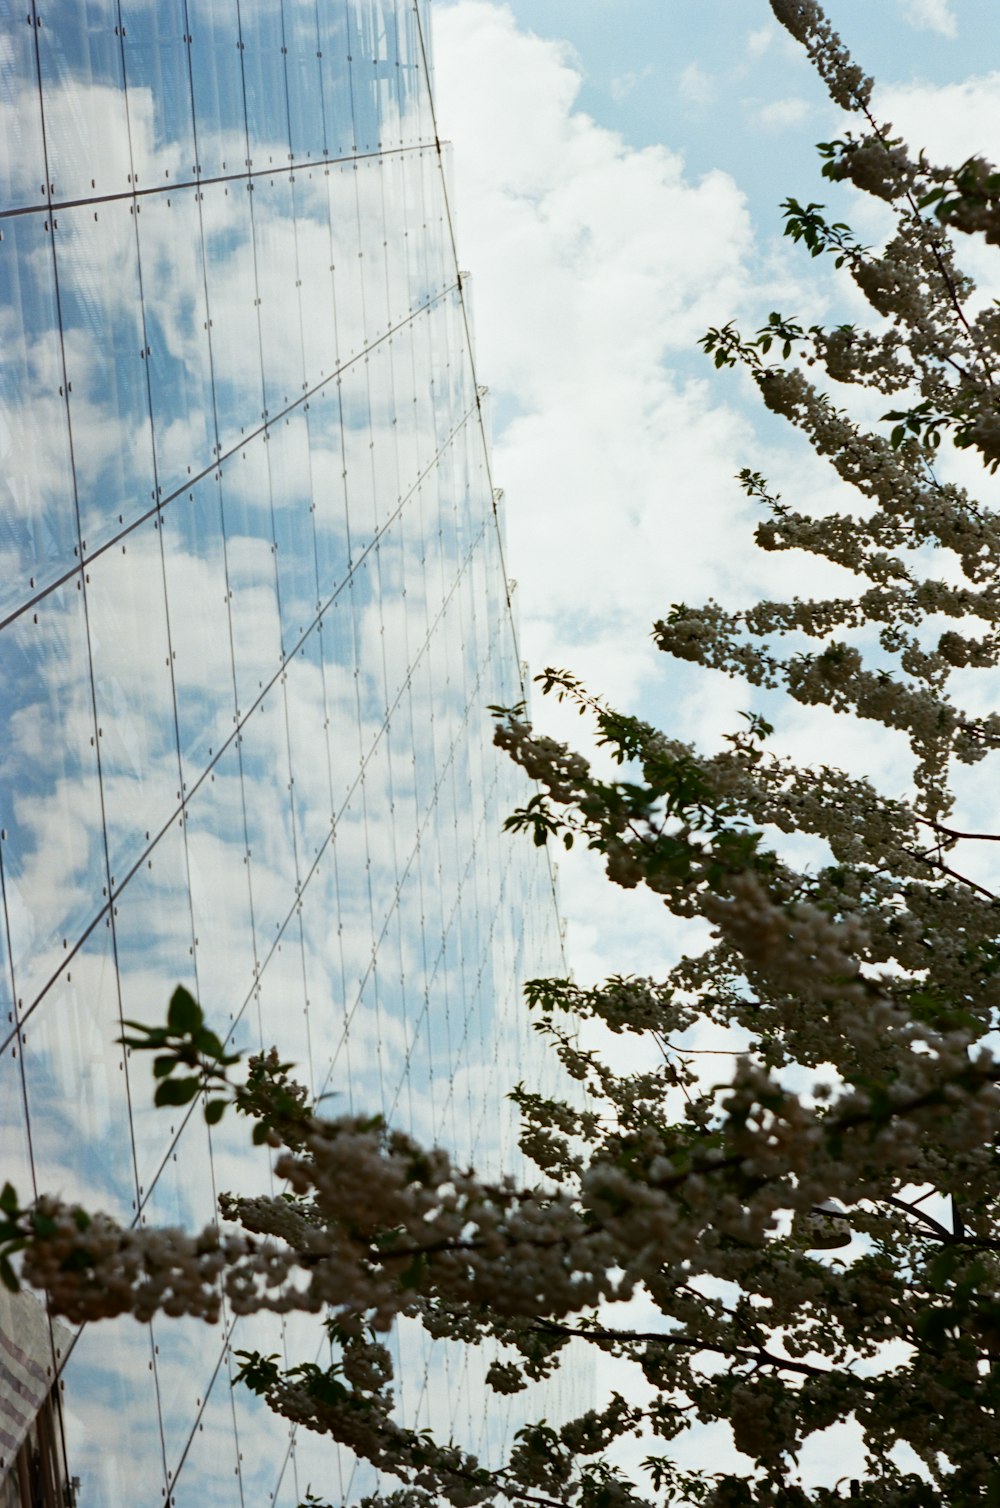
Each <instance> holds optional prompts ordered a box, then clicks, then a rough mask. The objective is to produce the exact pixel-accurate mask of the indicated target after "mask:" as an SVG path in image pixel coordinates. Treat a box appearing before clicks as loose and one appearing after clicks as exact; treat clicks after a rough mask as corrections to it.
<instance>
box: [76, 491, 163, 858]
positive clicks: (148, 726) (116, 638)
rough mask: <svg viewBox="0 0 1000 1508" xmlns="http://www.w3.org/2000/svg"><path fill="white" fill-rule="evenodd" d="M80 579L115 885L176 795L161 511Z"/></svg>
mask: <svg viewBox="0 0 1000 1508" xmlns="http://www.w3.org/2000/svg"><path fill="white" fill-rule="evenodd" d="M86 579H87V583H88V585H87V609H88V615H89V623H90V643H91V659H92V665H93V677H94V697H95V707H96V712H97V738H98V748H99V751H100V758H101V790H102V796H103V808H104V824H105V833H106V837H107V846H108V866H109V869H110V873H111V885H112V887H118V886H120V885H121V884H122V882H123V881H124V879H125V876H126V875H127V874H128V872H129V870H130V869H131V868H132V866H133V865H134V864H136V863H137V862H138V860H139V859H140V857H141V855H142V854H143V853H144V852H145V850H146V848H147V847H148V845H149V843H150V842H151V841H152V840H153V839H155V837H156V834H157V832H158V830H159V828H160V827H161V826H162V824H163V823H164V822H165V821H167V820H169V818H170V816H171V814H172V813H173V812H175V811H176V810H177V809H178V808H179V806H180V802H181V792H180V788H179V787H180V774H179V770H178V761H177V729H176V725H175V720H174V699H173V687H172V682H171V666H172V661H171V647H170V640H169V636H168V632H167V613H166V601H165V598H164V591H163V561H162V558H161V554H160V531H159V524H158V521H157V520H156V519H153V520H151V521H150V522H149V523H146V524H143V525H142V526H141V527H140V528H138V529H135V530H134V531H133V532H132V533H131V534H130V535H129V536H128V538H127V540H126V541H125V542H123V543H122V544H121V545H120V546H119V547H117V548H116V549H115V550H109V551H107V552H106V553H105V554H103V555H101V556H99V557H98V559H97V560H95V561H92V562H91V563H90V565H89V566H88V568H87V572H86Z"/></svg>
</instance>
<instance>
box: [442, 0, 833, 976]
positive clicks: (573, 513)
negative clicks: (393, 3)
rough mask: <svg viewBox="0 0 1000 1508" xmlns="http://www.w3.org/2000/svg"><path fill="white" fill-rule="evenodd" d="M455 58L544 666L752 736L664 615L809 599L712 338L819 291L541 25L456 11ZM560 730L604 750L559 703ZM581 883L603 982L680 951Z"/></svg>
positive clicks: (515, 542) (592, 967)
mask: <svg viewBox="0 0 1000 1508" xmlns="http://www.w3.org/2000/svg"><path fill="white" fill-rule="evenodd" d="M435 57H436V78H437V96H438V98H437V105H438V119H439V121H440V122H441V129H442V131H443V132H444V133H445V134H446V135H447V136H449V137H450V138H452V139H453V141H454V154H455V157H454V161H455V181H456V200H457V205H458V233H459V247H460V253H459V254H460V258H461V261H462V264H463V265H464V266H468V267H471V268H472V270H473V272H474V279H473V286H474V289H475V311H476V342H477V363H478V368H479V377H480V380H481V381H483V382H485V383H488V384H489V385H490V388H491V392H492V395H493V399H494V401H495V408H496V413H497V417H498V425H497V428H498V433H497V438H496V442H495V447H494V475H495V478H496V481H497V482H498V483H499V484H500V485H501V486H502V487H503V488H504V498H503V502H502V504H501V508H502V510H503V513H504V515H505V516H504V524H505V527H506V530H507V536H508V546H509V549H508V566H509V569H510V571H511V574H512V575H514V576H516V577H517V578H518V581H519V590H518V593H517V599H516V600H517V602H518V604H519V613H520V618H521V644H522V651H523V653H524V655H525V657H526V658H527V660H528V662H529V665H530V666H531V667H532V668H534V669H540V668H541V667H543V666H544V665H546V664H557V665H565V666H567V667H568V668H570V669H571V670H573V671H574V672H575V673H577V674H579V675H580V676H581V677H582V678H583V679H584V680H585V681H586V682H587V683H588V684H589V685H590V686H592V687H593V689H594V690H597V691H603V692H604V693H605V694H606V695H608V697H609V698H610V699H611V700H613V701H614V702H616V703H617V704H619V705H622V706H629V707H633V708H634V707H640V708H642V709H643V710H644V711H645V712H646V715H648V716H650V717H652V718H654V719H660V720H663V719H669V721H670V723H671V726H672V727H673V728H674V729H675V731H676V730H677V729H678V728H681V729H682V730H683V736H684V737H693V738H702V737H708V738H711V737H714V736H716V735H717V733H718V731H719V730H720V729H722V730H726V729H728V728H731V727H732V726H733V725H734V723H735V720H736V713H737V711H738V710H739V709H740V708H741V707H743V706H744V705H746V701H745V698H746V692H745V690H743V691H741V690H740V689H739V688H734V687H733V685H732V684H731V683H730V682H728V681H726V680H725V678H724V677H722V676H721V675H720V676H711V675H708V674H706V675H705V676H704V677H701V678H700V679H699V680H698V683H697V688H698V689H697V695H695V696H691V695H690V694H685V695H683V696H678V695H677V691H678V683H677V680H676V676H677V675H678V674H680V672H679V671H677V670H675V669H674V670H671V669H670V667H669V666H668V664H667V662H666V661H665V660H664V659H663V657H662V656H660V655H659V654H658V653H657V652H656V651H655V650H654V648H653V646H652V644H651V641H650V638H649V630H650V626H651V624H652V622H653V621H654V620H655V619H656V618H658V617H660V616H662V614H663V613H664V612H665V611H666V610H667V609H668V607H669V605H670V603H671V602H672V601H675V600H678V599H684V600H687V601H692V602H695V601H700V600H704V599H705V598H706V597H708V596H712V595H715V596H723V597H729V598H732V597H734V596H735V597H737V598H745V597H746V596H747V595H758V594H759V593H760V591H761V581H762V580H765V579H767V578H766V577H765V576H764V571H765V570H766V571H768V572H771V573H772V580H773V573H775V572H778V573H781V572H785V573H786V574H785V576H783V577H782V578H781V579H782V580H783V581H784V582H785V586H784V587H779V588H778V590H787V591H789V592H791V591H794V590H796V589H801V587H802V562H800V561H796V562H791V561H789V560H788V559H787V558H785V557H781V558H780V559H779V558H778V557H775V556H767V557H761V556H760V553H759V552H756V551H754V550H753V549H752V548H747V547H746V544H747V543H748V542H749V535H750V528H751V520H750V517H749V514H748V513H746V512H744V500H743V498H742V495H741V493H740V490H739V488H738V486H737V485H736V483H735V481H734V475H735V473H736V472H737V471H738V470H739V469H740V467H741V466H745V465H748V464H751V465H758V464H759V465H761V466H763V467H766V465H767V462H766V461H764V460H762V459H761V458H760V455H759V453H758V451H757V449H756V447H755V441H754V438H753V434H752V431H751V427H750V424H749V423H748V421H747V420H746V419H745V418H744V417H742V415H741V414H740V412H739V411H738V410H737V408H736V407H735V406H733V407H730V406H728V405H726V406H724V405H723V404H721V403H720V402H719V399H718V396H717V394H716V393H715V392H713V389H712V387H711V385H710V382H709V380H708V376H707V364H706V368H705V370H704V371H703V369H702V367H701V366H700V365H699V364H698V357H697V353H696V343H697V340H698V338H699V336H700V335H701V334H702V333H703V332H704V331H705V330H706V329H707V328H708V327H709V326H710V325H713V324H721V323H723V322H724V321H725V320H726V319H728V318H730V317H732V316H736V317H740V316H741V315H742V314H745V315H746V319H747V322H749V321H751V320H756V321H758V322H759V317H760V312H761V309H764V310H766V309H767V308H769V307H770V308H775V307H780V306H782V305H783V302H797V301H799V302H800V300H801V290H796V292H795V293H791V294H790V293H789V289H788V279H787V277H786V276H785V274H784V273H778V272H775V270H774V268H773V267H772V266H770V265H767V266H764V263H763V261H762V259H760V258H759V254H758V252H757V250H756V249H755V245H754V240H753V235H752V231H751V226H750V220H749V215H748V212H747V207H746V203H745V200H744V197H743V195H742V193H741V192H740V190H739V188H738V187H737V185H736V184H735V183H734V181H733V180H732V179H731V178H730V177H729V176H728V175H727V174H724V173H721V172H712V173H709V174H707V175H705V176H704V177H701V178H699V179H694V178H693V177H691V176H689V174H688V173H687V172H686V169H685V164H684V161H683V159H682V158H681V157H680V155H679V154H677V153H675V152H672V151H670V150H668V149H667V148H666V147H663V146H657V147H652V148H645V149H641V150H638V149H634V148H632V147H630V146H628V145H627V144H626V143H625V142H624V141H623V140H622V139H621V137H620V136H619V135H617V134H616V133H614V132H612V131H610V130H607V129H605V128H604V127H602V126H600V125H598V124H597V123H596V122H595V121H594V120H592V119H591V118H589V117H588V116H587V115H586V114H584V113H583V112H581V111H580V110H579V109H578V108H577V107H576V98H577V92H578V90H579V87H580V83H581V78H580V75H579V72H578V71H577V68H576V66H575V65H574V62H573V59H572V56H571V54H569V53H568V51H567V50H566V49H565V48H564V47H562V46H561V45H560V44H558V43H554V42H552V41H548V40H543V39H541V38H538V37H536V36H532V35H531V34H529V33H527V32H524V31H520V30H519V29H518V27H517V25H516V24H515V21H514V19H513V17H512V15H511V12H510V10H509V9H508V8H507V7H506V6H504V5H501V4H495V3H490V0H456V3H454V4H451V5H447V6H442V7H441V8H440V9H438V10H436V11H435ZM762 266H764V270H763V271H762V270H761V268H762ZM782 279H784V281H783V282H782ZM814 291H815V290H814ZM772 299H773V302H768V300H772ZM800 306H801V302H800ZM811 307H812V309H813V310H814V311H815V313H816V314H817V316H819V317H821V310H820V309H818V308H817V307H816V304H815V299H813V301H812V305H811ZM738 394H739V383H738V380H735V381H734V383H733V396H734V398H736V397H737V396H738ZM808 461H809V462H810V463H811V464H812V465H813V467H814V469H813V470H809V469H808V466H806V468H805V469H802V468H801V467H800V468H799V470H798V471H797V472H796V471H794V470H793V472H792V477H793V480H795V481H798V482H801V484H802V486H803V487H804V488H808V490H809V491H810V492H811V493H812V495H813V496H814V497H815V496H816V495H817V492H818V489H822V488H823V487H825V486H828V485H829V483H828V478H827V477H826V473H825V471H824V470H823V468H822V467H821V466H820V463H813V462H812V458H808ZM831 569H832V568H831ZM792 570H795V571H797V572H798V576H797V577H796V578H795V582H794V584H791V583H792V578H791V576H790V575H788V574H787V573H788V572H790V571H792ZM668 677H670V678H671V679H670V681H669V684H670V686H671V687H672V688H673V694H672V700H671V705H670V706H669V707H665V706H664V705H663V701H664V696H665V693H664V691H663V689H662V688H663V686H664V685H665V684H667V679H668ZM685 685H686V683H685ZM690 689H691V688H690V687H689V686H687V685H686V690H687V692H688V693H689V692H690ZM545 723H546V726H547V727H551V728H552V730H553V731H555V732H557V733H558V736H560V737H565V738H568V739H571V740H573V741H574V742H577V741H578V740H579V739H580V737H581V726H580V724H579V722H578V720H577V719H575V718H572V719H570V717H569V715H568V714H567V715H566V720H565V722H562V721H561V714H560V712H559V709H557V708H554V707H550V706H546V708H545ZM563 880H564V882H565V883H564V885H563V900H564V906H565V909H566V912H567V914H568V915H569V916H570V918H571V926H572V928H573V930H572V931H571V934H570V940H571V949H572V957H573V959H574V962H575V965H576V967H577V968H578V969H579V970H580V972H581V973H582V974H583V975H585V976H586V977H589V978H594V977H598V976H599V975H601V974H602V972H603V973H607V972H612V971H614V969H616V968H621V967H622V965H623V958H622V951H621V949H622V947H623V946H624V947H625V948H626V949H627V954H628V955H630V956H632V957H634V958H636V959H642V960H644V962H643V964H642V966H643V967H650V968H653V969H656V968H658V967H660V966H661V965H663V964H665V962H666V956H667V952H668V951H672V950H673V948H674V946H675V944H676V942H677V941H678V939H677V937H676V936H675V935H674V936H671V937H667V936H666V935H665V933H664V927H663V923H664V916H663V910H662V907H660V906H659V905H658V904H656V903H655V902H654V904H652V905H651V906H650V907H649V908H646V907H644V906H643V905H641V904H640V903H639V902H638V901H637V899H636V897H635V896H634V895H631V896H625V895H624V894H622V893H619V892H616V891H615V889H614V887H609V886H608V884H607V882H606V881H605V880H604V879H603V878H601V877H599V876H598V875H597V874H596V872H595V870H594V866H593V863H592V860H591V859H590V857H589V856H587V855H584V856H583V859H582V860H581V861H578V860H577V858H576V855H575V854H571V855H569V856H567V861H566V862H565V863H564V864H563ZM640 934H641V937H640ZM623 940H625V941H624V942H623ZM626 961H627V959H626Z"/></svg>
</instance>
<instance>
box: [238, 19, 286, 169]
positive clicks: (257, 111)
mask: <svg viewBox="0 0 1000 1508" xmlns="http://www.w3.org/2000/svg"><path fill="white" fill-rule="evenodd" d="M281 22H282V17H281V6H280V5H244V6H242V7H241V9H240V27H241V31H240V39H241V42H242V53H243V84H244V89H245V91H246V104H247V133H248V137H249V142H250V153H249V156H250V165H251V167H253V168H255V169H256V170H257V171H258V172H260V170H261V169H264V168H272V167H273V168H284V167H287V165H288V161H289V147H288V90H287V87H286V81H285V59H284V37H283V35H282V24H281Z"/></svg>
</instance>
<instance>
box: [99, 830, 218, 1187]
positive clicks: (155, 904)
mask: <svg viewBox="0 0 1000 1508" xmlns="http://www.w3.org/2000/svg"><path fill="white" fill-rule="evenodd" d="M114 922H115V942H116V946H117V952H118V975H119V981H120V991H121V1009H122V1015H123V1017H124V1018H125V1019H126V1020H128V1021H144V1022H146V1023H149V1024H162V1023H163V1022H164V1021H165V1020H166V1015H167V1003H168V1001H169V1000H170V996H171V995H172V994H173V992H174V989H175V987H176V986H177V985H178V984H182V985H183V986H184V987H185V989H188V990H190V991H191V992H192V993H194V991H195V988H196V983H195V974H194V944H193V940H192V934H191V901H190V890H189V886H188V878H187V857H186V853H185V844H184V828H183V825H182V819H181V818H180V817H177V818H175V819H174V821H173V822H172V823H171V825H170V826H169V827H168V828H167V830H166V831H165V832H164V833H163V835H162V836H161V837H160V839H159V841H158V842H157V843H156V845H155V847H154V848H153V849H152V850H151V851H150V853H149V856H148V857H147V858H146V859H144V860H143V862H142V863H141V864H140V866H139V868H138V869H137V870H136V871H135V873H134V874H133V876H132V878H131V879H130V880H129V882H128V884H127V885H126V886H125V888H124V890H122V891H121V893H120V894H118V895H116V897H115V902H114ZM206 1014H207V1016H208V1022H209V1025H210V1026H211V1027H212V1028H213V1029H214V1030H216V1031H219V1030H220V1028H221V1032H222V1034H224V1032H225V1029H226V1025H227V1024H228V1023H224V1022H223V1021H222V1020H221V1019H220V1015H219V1013H218V1011H217V1010H212V1008H211V1003H210V1002H206ZM127 1072H128V1077H129V1092H130V1102H131V1113H132V1139H133V1142H134V1144H135V1159H136V1170H137V1178H138V1184H139V1194H140V1196H141V1197H142V1198H145V1197H146V1196H147V1195H148V1194H149V1191H150V1189H151V1188H152V1186H153V1184H154V1182H155V1179H156V1176H157V1174H158V1173H159V1171H160V1168H161V1166H162V1164H163V1161H164V1159H165V1158H166V1157H167V1155H168V1153H169V1152H170V1150H171V1148H172V1145H173V1140H174V1137H175V1136H176V1135H177V1133H178V1131H179V1130H180V1128H181V1125H182V1124H183V1122H184V1119H185V1117H186V1116H188V1115H189V1114H192V1113H193V1112H191V1111H189V1110H179V1111H175V1110H160V1109H158V1108H157V1107H156V1106H155V1105H154V1104H153V1090H154V1080H153V1074H152V1067H151V1061H150V1057H149V1055H148V1054H147V1053H144V1052H135V1051H133V1050H132V1049H129V1051H128V1062H127Z"/></svg>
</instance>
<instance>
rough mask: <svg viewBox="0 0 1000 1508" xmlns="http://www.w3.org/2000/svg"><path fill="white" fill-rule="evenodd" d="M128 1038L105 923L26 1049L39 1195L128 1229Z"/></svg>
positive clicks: (131, 1189) (35, 1021)
mask: <svg viewBox="0 0 1000 1508" xmlns="http://www.w3.org/2000/svg"><path fill="white" fill-rule="evenodd" d="M121 1031H122V1027H121V1012H120V1004H119V997H118V980H117V977H116V972H115V957H114V950H113V947H112V941H111V929H110V926H109V924H108V922H107V920H105V921H103V922H101V923H100V924H99V925H98V926H97V927H96V928H95V929H94V931H93V932H92V933H91V935H90V937H89V938H88V939H87V941H86V943H84V945H83V947H82V948H81V949H80V951H79V952H78V953H77V954H76V956H75V957H74V958H73V959H72V960H71V962H70V963H69V964H68V965H67V967H66V968H65V969H63V970H62V972H61V973H60V974H59V976H58V978H57V980H56V982H55V983H54V984H53V985H52V987H51V989H50V990H49V991H48V993H47V995H46V996H45V998H44V1000H43V1001H42V1002H41V1003H40V1004H39V1005H38V1006H37V1007H36V1008H35V1010H34V1011H33V1012H32V1013H31V1015H30V1016H29V1017H28V1018H27V1020H26V1021H25V1023H24V1027H23V1030H22V1038H21V1041H22V1052H23V1061H24V1079H25V1089H26V1095H27V1104H28V1116H29V1120H30V1124H31V1135H32V1157H33V1160H34V1168H35V1179H36V1184H37V1187H38V1189H39V1191H41V1192H45V1193H55V1194H63V1195H65V1196H66V1197H70V1198H73V1199H78V1200H79V1201H80V1203H81V1204H83V1205H84V1206H86V1207H89V1208H91V1209H100V1210H104V1211H105V1212H106V1213H107V1214H109V1215H113V1216H114V1218H115V1219H116V1220H120V1221H122V1222H123V1223H124V1224H128V1223H129V1222H130V1221H131V1220H133V1219H134V1218H135V1214H136V1189H135V1166H134V1163H133V1160H132V1144H131V1129H130V1125H129V1104H128V1087H127V1085H126V1082H125V1072H124V1057H123V1052H122V1048H121V1047H120V1046H119V1045H118V1044H117V1043H116V1041H115V1038H116V1037H120V1036H121ZM151 1097H152V1096H151V1095H150V1098H151Z"/></svg>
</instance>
